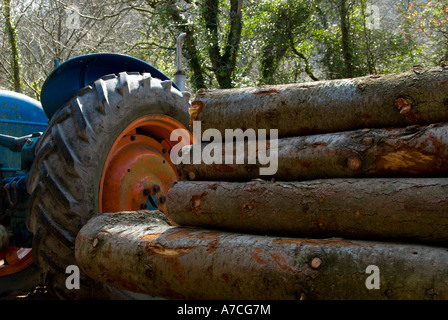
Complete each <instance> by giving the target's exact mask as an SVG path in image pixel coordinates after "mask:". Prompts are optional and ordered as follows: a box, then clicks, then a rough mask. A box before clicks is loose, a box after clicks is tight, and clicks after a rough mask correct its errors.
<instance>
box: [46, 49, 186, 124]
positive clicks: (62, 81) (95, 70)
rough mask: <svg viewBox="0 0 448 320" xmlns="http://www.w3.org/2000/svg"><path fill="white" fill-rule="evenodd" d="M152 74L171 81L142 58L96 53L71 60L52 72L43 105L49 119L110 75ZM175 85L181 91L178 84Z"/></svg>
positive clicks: (48, 79) (47, 81) (47, 80)
mask: <svg viewBox="0 0 448 320" xmlns="http://www.w3.org/2000/svg"><path fill="white" fill-rule="evenodd" d="M125 71H128V72H140V73H142V72H149V73H151V76H152V77H154V78H158V79H160V80H170V79H169V78H168V77H167V76H166V75H164V74H163V73H162V72H160V71H159V70H157V69H156V68H154V67H153V66H151V65H150V64H148V63H146V62H144V61H141V60H139V59H136V58H133V57H130V56H127V55H122V54H116V53H93V54H88V55H83V56H79V57H75V58H72V59H70V60H67V61H65V62H63V63H61V64H60V65H58V66H56V68H55V69H54V70H53V71H52V72H51V73H50V75H49V76H48V77H47V79H46V80H45V82H44V84H43V86H42V90H41V102H42V106H43V109H44V111H45V113H46V115H47V116H48V118H49V119H51V117H52V116H53V115H54V114H55V113H56V111H57V110H58V109H59V108H60V107H61V106H62V105H63V104H64V103H65V102H67V101H68V100H69V99H70V98H71V97H72V96H73V95H74V94H75V93H76V92H78V91H79V90H80V89H82V88H84V87H85V86H87V85H89V84H92V83H93V82H95V81H96V80H98V79H100V78H101V77H103V76H105V75H108V74H118V73H120V72H125ZM173 86H174V87H175V88H176V89H178V90H179V88H178V87H177V86H176V84H174V83H173Z"/></svg>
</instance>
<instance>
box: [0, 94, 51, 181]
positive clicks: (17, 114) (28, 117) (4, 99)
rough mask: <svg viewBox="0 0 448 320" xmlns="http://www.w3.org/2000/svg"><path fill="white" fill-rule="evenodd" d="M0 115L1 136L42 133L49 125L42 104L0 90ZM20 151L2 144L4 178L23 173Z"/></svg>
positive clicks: (0, 164)
mask: <svg viewBox="0 0 448 320" xmlns="http://www.w3.org/2000/svg"><path fill="white" fill-rule="evenodd" d="M0 114H1V117H0V134H2V135H7V136H10V137H24V136H28V135H31V134H33V133H35V132H41V131H44V130H45V128H46V127H47V125H48V118H47V116H46V115H45V112H44V110H43V108H42V106H41V104H40V102H39V101H37V100H35V99H32V98H30V97H28V96H26V95H23V94H20V93H16V92H11V91H6V90H0ZM28 146H29V145H28ZM20 151H21V150H19V148H16V150H15V151H13V150H11V149H10V148H8V147H6V146H4V145H1V144H0V154H1V157H0V171H1V172H2V174H3V176H5V177H7V176H12V175H15V174H17V172H19V171H22V169H23V166H22V164H21V152H20Z"/></svg>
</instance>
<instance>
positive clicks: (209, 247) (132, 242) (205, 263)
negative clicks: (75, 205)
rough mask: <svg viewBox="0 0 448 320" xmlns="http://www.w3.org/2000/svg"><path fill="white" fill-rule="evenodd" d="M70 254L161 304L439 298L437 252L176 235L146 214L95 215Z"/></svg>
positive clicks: (445, 255)
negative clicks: (373, 279) (161, 300)
mask: <svg viewBox="0 0 448 320" xmlns="http://www.w3.org/2000/svg"><path fill="white" fill-rule="evenodd" d="M75 253H76V259H77V263H78V265H79V266H80V268H81V269H82V270H83V271H84V272H85V273H87V274H88V275H89V276H90V277H92V278H95V279H97V280H100V281H104V282H106V283H109V284H111V285H114V286H117V287H120V288H123V289H127V290H131V291H135V292H142V293H147V294H151V295H153V296H160V297H165V298H174V299H447V298H448V286H447V285H446V279H447V278H448V251H447V250H446V248H439V247H432V246H423V245H411V244H392V243H380V242H367V241H349V240H343V239H326V240H311V239H299V238H286V237H265V236H259V235H248V234H239V233H231V232H219V231H212V230H206V229H196V228H181V227H173V226H170V225H169V223H167V221H166V220H165V219H163V218H161V217H160V216H158V215H157V214H154V212H152V213H151V212H125V213H106V214H101V215H98V216H97V217H95V218H93V219H91V220H90V221H88V222H87V224H86V225H85V226H84V227H83V228H82V229H81V231H80V233H79V234H78V236H77V239H76V247H75ZM371 265H373V266H376V267H377V271H378V272H379V273H377V276H378V280H379V282H378V283H377V285H379V289H375V288H373V289H368V285H369V283H370V281H371V278H369V277H370V276H371V274H370V271H369V270H370V269H369V266H371ZM369 288H372V287H369Z"/></svg>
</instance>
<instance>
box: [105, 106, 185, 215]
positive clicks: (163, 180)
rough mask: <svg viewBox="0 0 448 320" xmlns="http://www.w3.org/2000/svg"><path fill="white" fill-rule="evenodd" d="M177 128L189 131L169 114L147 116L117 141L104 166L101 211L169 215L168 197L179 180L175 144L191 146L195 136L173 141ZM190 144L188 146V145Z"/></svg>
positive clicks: (132, 124)
mask: <svg viewBox="0 0 448 320" xmlns="http://www.w3.org/2000/svg"><path fill="white" fill-rule="evenodd" d="M175 129H184V130H185V132H188V130H186V129H185V127H184V126H183V125H182V124H181V123H180V122H178V121H177V120H175V119H173V118H171V117H169V116H166V115H147V116H144V117H141V118H138V119H137V120H135V121H133V122H132V123H131V124H130V125H129V126H128V127H127V128H126V129H125V130H123V132H122V133H121V134H120V135H119V136H118V138H117V139H116V140H115V142H114V144H113V145H112V148H111V149H110V151H109V154H108V156H107V158H106V161H105V163H104V167H103V172H102V176H101V181H100V190H99V201H98V206H99V208H98V209H99V212H119V211H134V210H140V209H150V210H156V209H157V210H163V211H165V212H166V208H165V201H166V195H167V193H168V190H169V188H170V187H171V185H172V184H173V182H175V181H177V180H178V178H179V177H178V173H177V170H176V166H175V165H174V164H173V163H172V162H171V159H170V151H171V149H172V147H173V146H174V145H176V144H177V143H181V144H183V145H188V144H189V141H192V137H191V134H190V133H188V137H183V138H182V140H181V141H180V142H178V141H170V135H171V132H172V131H173V130H175ZM187 142H188V143H187Z"/></svg>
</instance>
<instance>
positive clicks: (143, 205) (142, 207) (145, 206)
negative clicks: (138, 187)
mask: <svg viewBox="0 0 448 320" xmlns="http://www.w3.org/2000/svg"><path fill="white" fill-rule="evenodd" d="M140 209H148V204H147V203H142V204H141V205H140Z"/></svg>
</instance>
